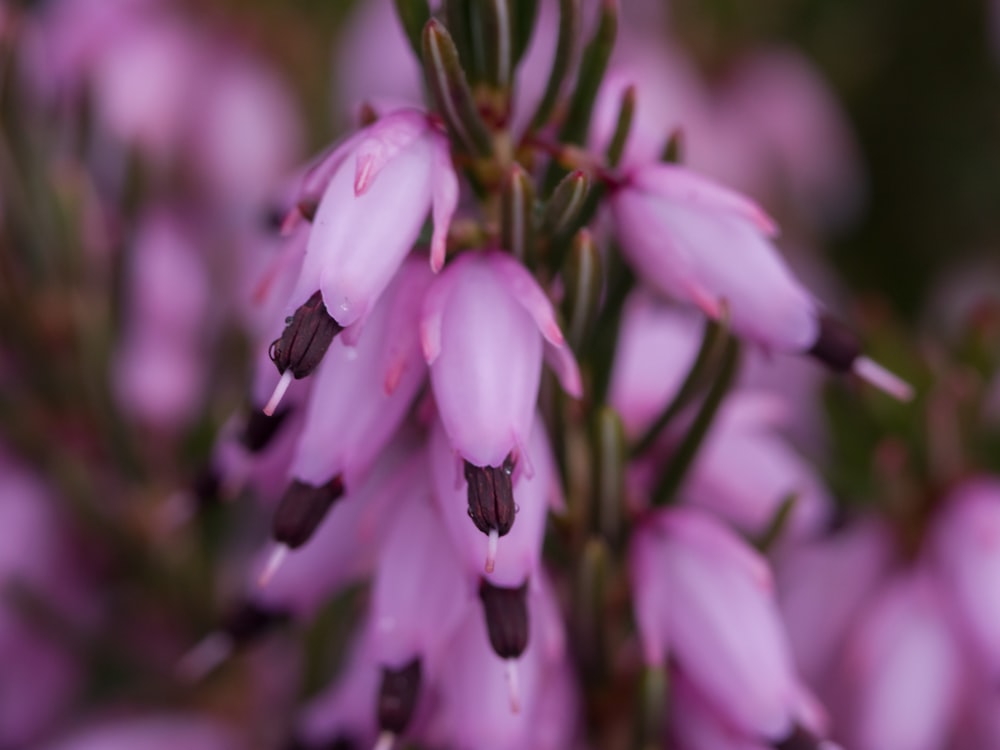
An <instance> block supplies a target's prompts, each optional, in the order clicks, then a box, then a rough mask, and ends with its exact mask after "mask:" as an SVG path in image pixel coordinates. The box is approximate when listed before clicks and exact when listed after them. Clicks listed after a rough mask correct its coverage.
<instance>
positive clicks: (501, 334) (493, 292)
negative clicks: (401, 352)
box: [421, 252, 582, 537]
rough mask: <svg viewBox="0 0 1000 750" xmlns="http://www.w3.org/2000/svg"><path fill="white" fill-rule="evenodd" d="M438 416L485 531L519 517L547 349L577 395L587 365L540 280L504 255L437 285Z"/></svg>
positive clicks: (459, 270)
mask: <svg viewBox="0 0 1000 750" xmlns="http://www.w3.org/2000/svg"><path fill="white" fill-rule="evenodd" d="M421 339H422V343H423V350H424V356H425V357H426V358H427V362H428V363H429V364H430V366H431V386H432V387H433V390H434V398H435V401H436V403H437V407H438V414H439V415H440V417H441V422H442V424H443V425H444V430H445V432H446V433H447V435H448V439H449V442H450V444H451V446H452V448H453V449H454V451H455V453H456V454H458V456H459V457H461V459H462V460H464V461H465V470H464V473H465V476H466V479H467V480H468V482H469V485H468V486H469V492H468V500H469V513H470V515H471V516H472V519H473V521H474V522H475V524H476V526H477V527H478V528H479V530H480V531H482V532H483V533H484V534H488V535H492V536H494V537H498V536H503V535H504V534H506V533H507V532H508V531H509V530H510V527H511V525H512V524H513V522H514V507H515V503H514V498H513V493H512V475H513V472H514V470H515V468H516V466H517V464H518V463H519V462H523V464H524V466H523V467H522V469H523V470H525V471H528V473H529V474H530V473H532V471H533V469H532V468H531V467H532V465H533V461H534V457H533V456H531V455H530V450H529V443H528V441H529V439H530V436H531V429H532V422H533V420H534V414H535V408H536V404H537V401H538V389H539V385H540V382H541V375H542V358H543V349H547V355H548V361H549V363H550V364H551V365H552V366H553V367H554V369H555V371H556V374H557V375H558V376H559V378H560V380H561V382H562V384H563V388H564V389H565V390H566V391H567V392H568V393H569V394H571V395H573V396H575V397H579V395H580V394H581V388H582V385H581V381H580V372H579V369H578V368H577V365H576V361H575V360H574V359H573V355H572V354H571V353H570V351H569V348H568V346H567V345H566V342H565V340H564V339H563V336H562V332H561V331H560V330H559V325H558V323H557V322H556V319H555V312H554V310H553V308H552V304H551V302H550V301H549V299H548V298H547V297H546V296H545V293H544V292H543V291H542V289H541V287H539V286H538V283H537V282H536V281H535V279H534V277H532V275H531V274H530V273H529V272H528V271H527V270H526V269H525V268H524V267H523V266H521V265H520V264H519V263H518V262H517V261H516V260H514V259H513V258H511V257H510V256H509V255H506V254H504V253H500V252H477V253H469V254H467V255H465V256H463V257H461V258H459V259H457V260H456V261H454V262H453V263H452V264H451V265H449V267H448V269H447V270H446V271H445V272H444V273H443V274H442V275H441V276H440V278H438V279H437V280H436V281H435V283H434V284H433V285H432V287H431V289H430V291H429V292H428V294H427V298H426V300H425V303H424V309H423V317H422V320H421Z"/></svg>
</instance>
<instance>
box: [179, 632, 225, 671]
mask: <svg viewBox="0 0 1000 750" xmlns="http://www.w3.org/2000/svg"><path fill="white" fill-rule="evenodd" d="M232 653H233V639H232V638H231V637H230V636H229V635H228V634H226V633H223V632H221V631H216V632H214V633H209V634H208V635H207V636H205V637H204V638H203V639H202V640H201V641H200V642H199V643H198V645H196V646H195V647H194V648H192V649H191V650H190V651H188V652H187V653H186V654H184V656H183V657H181V660H180V661H179V662H177V676H178V677H179V678H180V679H182V680H184V681H185V682H199V681H201V680H202V679H204V678H205V677H206V676H207V675H208V674H209V673H210V672H211V671H212V670H213V669H215V668H216V667H218V666H219V665H220V664H222V662H224V661H225V660H226V659H228V658H229V655H230V654H232Z"/></svg>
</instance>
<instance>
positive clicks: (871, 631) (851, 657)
mask: <svg viewBox="0 0 1000 750" xmlns="http://www.w3.org/2000/svg"><path fill="white" fill-rule="evenodd" d="M939 586H940V584H939V582H938V581H936V580H935V579H934V578H933V577H932V576H931V575H930V574H928V573H927V572H926V571H919V570H918V571H916V572H913V573H911V574H909V575H907V576H906V577H900V578H898V579H896V580H895V581H893V582H892V583H890V584H889V585H887V586H886V587H885V588H884V589H883V590H882V591H881V593H880V594H879V595H878V596H876V597H875V598H874V599H873V600H872V603H871V607H870V608H869V609H868V610H867V612H866V613H865V616H864V619H863V620H862V621H861V622H860V623H859V624H858V627H857V631H856V632H855V634H854V636H853V639H852V642H851V644H850V648H849V649H848V652H847V656H846V660H845V665H844V666H845V668H846V671H847V674H846V678H847V689H848V691H849V695H850V696H851V708H852V712H851V721H850V722H849V723H850V729H851V731H850V739H851V742H850V747H852V748H857V750H883V749H884V748H893V750H937V748H941V747H945V746H947V742H948V737H949V735H950V733H951V731H952V725H953V722H954V721H955V719H956V717H957V711H958V708H959V701H960V698H961V693H960V690H961V685H962V681H963V678H964V675H963V666H962V662H961V653H960V651H959V648H958V644H957V643H956V641H955V638H954V634H953V632H952V630H951V628H950V627H949V624H948V622H947V614H946V608H945V606H944V604H945V603H944V601H943V599H942V596H941V593H940V589H939Z"/></svg>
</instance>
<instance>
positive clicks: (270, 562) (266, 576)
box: [257, 544, 288, 588]
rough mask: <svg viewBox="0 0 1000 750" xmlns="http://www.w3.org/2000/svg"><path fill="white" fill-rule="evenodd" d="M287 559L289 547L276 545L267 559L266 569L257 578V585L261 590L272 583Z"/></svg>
mask: <svg viewBox="0 0 1000 750" xmlns="http://www.w3.org/2000/svg"><path fill="white" fill-rule="evenodd" d="M287 557H288V545H286V544H276V545H275V546H274V549H273V550H271V554H270V555H269V556H268V558H267V563H266V564H265V565H264V569H263V570H262V571H261V573H260V576H259V577H258V578H257V585H258V586H260V588H264V587H265V586H267V584H269V583H270V582H271V579H272V578H274V574H275V573H277V572H278V568H280V567H281V565H282V563H284V562H285V558H287Z"/></svg>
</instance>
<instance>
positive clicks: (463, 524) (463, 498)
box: [429, 418, 562, 588]
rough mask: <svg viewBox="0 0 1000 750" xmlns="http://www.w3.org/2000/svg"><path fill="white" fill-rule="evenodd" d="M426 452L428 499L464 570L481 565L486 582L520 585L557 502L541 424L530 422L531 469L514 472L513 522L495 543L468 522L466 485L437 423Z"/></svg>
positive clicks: (536, 561) (535, 564) (479, 569)
mask: <svg viewBox="0 0 1000 750" xmlns="http://www.w3.org/2000/svg"><path fill="white" fill-rule="evenodd" d="M429 449H430V450H429V453H430V455H429V460H430V462H431V468H432V470H433V481H434V497H435V499H436V500H437V502H438V506H439V508H440V511H441V516H442V518H443V520H444V524H445V527H446V528H447V531H448V534H449V536H450V538H451V541H452V542H453V543H454V544H455V546H456V549H458V550H459V552H460V553H461V556H462V562H463V564H464V566H465V568H466V569H467V570H469V571H470V572H473V573H476V574H483V573H484V567H485V575H486V578H487V580H489V581H490V582H491V583H493V584H495V585H498V586H507V587H515V588H516V587H518V586H521V585H523V584H524V583H525V582H526V581H527V580H528V579H529V578H530V576H531V574H532V573H533V572H534V571H535V570H536V568H537V567H538V564H539V558H540V555H541V551H542V539H543V537H544V535H545V519H546V516H547V515H548V509H549V508H550V507H552V506H553V505H555V506H556V507H558V506H559V505H561V503H562V491H561V489H560V487H559V484H558V478H557V476H556V473H555V464H554V461H553V459H552V454H551V449H550V448H549V445H548V440H547V438H546V435H545V425H544V424H543V423H542V422H541V420H540V419H537V418H536V419H535V424H534V427H533V428H532V431H531V438H530V439H529V441H528V445H527V449H528V452H529V454H530V455H531V457H532V467H533V469H534V471H533V472H532V473H531V474H529V473H528V472H526V471H520V472H516V479H515V480H514V481H513V483H512V490H513V493H514V495H515V496H516V497H517V515H516V519H517V523H515V524H513V526H512V527H511V529H510V531H509V532H508V533H507V534H506V535H505V536H504V537H503V539H502V540H499V541H497V540H495V539H493V538H492V537H489V538H487V537H484V536H483V534H482V533H481V532H480V531H479V530H478V529H477V528H476V526H475V525H474V524H472V523H469V511H468V500H467V496H468V487H467V483H466V481H465V479H464V477H463V476H462V474H460V473H459V471H460V470H459V467H458V464H457V462H456V457H455V452H454V450H453V449H452V448H451V446H450V444H449V442H448V437H447V435H446V434H445V431H444V428H443V427H442V426H441V423H440V422H436V423H435V426H434V429H433V430H432V432H431V437H430V441H429ZM457 479H461V481H456V480H457ZM494 545H495V548H494ZM484 560H485V561H486V562H485V566H484V563H483V561H484Z"/></svg>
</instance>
